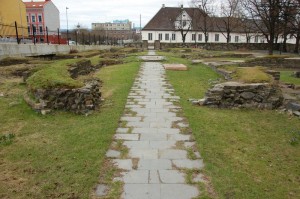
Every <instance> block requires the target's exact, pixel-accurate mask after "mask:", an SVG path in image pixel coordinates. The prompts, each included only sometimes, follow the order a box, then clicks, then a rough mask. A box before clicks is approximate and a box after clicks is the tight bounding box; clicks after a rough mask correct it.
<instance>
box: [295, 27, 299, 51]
mask: <svg viewBox="0 0 300 199" xmlns="http://www.w3.org/2000/svg"><path fill="white" fill-rule="evenodd" d="M299 43H300V32H298V34H297V37H296V45H295V49H294V53H297V54H298V53H299Z"/></svg>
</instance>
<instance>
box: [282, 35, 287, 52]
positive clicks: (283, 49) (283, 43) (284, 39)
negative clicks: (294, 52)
mask: <svg viewBox="0 0 300 199" xmlns="http://www.w3.org/2000/svg"><path fill="white" fill-rule="evenodd" d="M286 40H287V35H284V38H283V42H282V52H287V48H286Z"/></svg>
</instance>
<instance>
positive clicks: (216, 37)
mask: <svg viewBox="0 0 300 199" xmlns="http://www.w3.org/2000/svg"><path fill="white" fill-rule="evenodd" d="M219 41H220V34H218V33H216V34H215V42H219Z"/></svg>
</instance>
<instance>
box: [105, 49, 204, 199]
mask: <svg viewBox="0 0 300 199" xmlns="http://www.w3.org/2000/svg"><path fill="white" fill-rule="evenodd" d="M151 55H152V56H154V55H155V52H154V51H150V52H149V54H148V56H147V57H149V56H151ZM179 99H180V98H179V97H178V96H175V95H174V90H173V89H172V86H171V85H170V84H169V83H168V82H167V81H166V79H165V70H164V68H163V66H162V64H161V63H159V62H145V63H143V64H142V66H141V69H140V72H139V76H138V77H137V79H136V80H135V83H134V85H133V87H132V89H131V92H130V94H129V96H128V100H127V105H126V108H125V112H124V115H123V117H122V118H121V121H122V123H123V125H122V128H121V127H120V128H118V129H117V132H116V134H115V137H114V138H115V140H122V141H123V143H122V144H123V146H125V147H127V148H128V154H127V155H126V158H125V159H121V156H120V151H116V150H112V149H111V150H109V151H108V152H107V157H108V158H111V159H112V161H113V163H114V164H115V165H116V166H117V167H118V168H119V169H120V170H122V172H121V177H119V178H118V179H115V180H120V181H122V182H124V191H123V194H122V197H121V198H122V199H191V198H194V197H197V196H199V194H200V192H199V190H198V188H197V187H196V185H192V184H187V183H186V174H185V171H186V169H197V170H199V169H201V168H203V162H202V159H201V158H200V154H199V153H198V152H195V151H194V150H191V149H192V147H193V146H194V144H195V143H194V142H193V139H192V136H191V135H189V134H182V132H181V131H183V129H185V128H187V127H188V124H187V122H186V120H185V119H184V118H182V117H179V116H178V115H177V113H178V112H179V111H181V108H180V107H179V106H177V105H175V104H174V102H177V101H179ZM189 148H190V149H189ZM190 153H193V154H190ZM188 156H189V157H190V156H192V157H194V158H192V159H189V158H188ZM194 177H195V178H194V179H192V180H193V181H195V182H198V181H201V180H202V179H201V174H199V175H195V176H194Z"/></svg>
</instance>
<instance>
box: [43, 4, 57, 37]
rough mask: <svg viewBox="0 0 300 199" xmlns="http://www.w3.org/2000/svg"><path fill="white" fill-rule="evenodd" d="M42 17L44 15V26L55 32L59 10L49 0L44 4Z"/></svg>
mask: <svg viewBox="0 0 300 199" xmlns="http://www.w3.org/2000/svg"><path fill="white" fill-rule="evenodd" d="M44 17H45V26H47V27H48V30H49V31H54V32H57V28H60V18H59V10H58V9H57V7H56V6H55V5H54V4H53V3H52V1H49V2H48V3H47V4H46V5H45V7H44ZM49 34H50V33H49Z"/></svg>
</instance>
